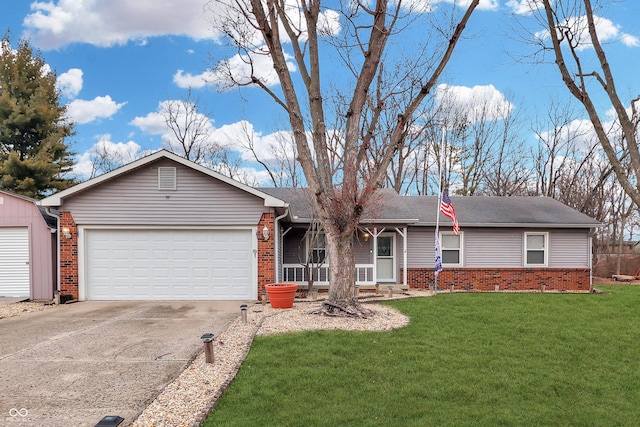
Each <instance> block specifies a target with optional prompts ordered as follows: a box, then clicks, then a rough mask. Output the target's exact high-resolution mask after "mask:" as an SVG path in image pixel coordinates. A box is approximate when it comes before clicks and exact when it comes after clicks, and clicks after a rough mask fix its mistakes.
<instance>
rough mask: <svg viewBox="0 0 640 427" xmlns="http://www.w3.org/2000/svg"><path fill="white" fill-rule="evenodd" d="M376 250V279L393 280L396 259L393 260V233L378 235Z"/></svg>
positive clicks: (379, 280)
mask: <svg viewBox="0 0 640 427" xmlns="http://www.w3.org/2000/svg"><path fill="white" fill-rule="evenodd" d="M377 240H378V242H377V251H376V272H377V277H376V281H378V282H395V280H396V261H395V240H396V239H395V235H394V234H381V235H380V236H378V239H377Z"/></svg>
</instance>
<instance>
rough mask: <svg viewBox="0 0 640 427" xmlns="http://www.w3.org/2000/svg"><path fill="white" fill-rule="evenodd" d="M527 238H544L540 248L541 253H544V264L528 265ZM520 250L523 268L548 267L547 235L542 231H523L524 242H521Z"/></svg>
mask: <svg viewBox="0 0 640 427" xmlns="http://www.w3.org/2000/svg"><path fill="white" fill-rule="evenodd" d="M529 236H542V237H544V245H543V248H542V251H543V253H544V262H543V263H542V264H529V262H528V261H527V260H528V257H527V255H528V253H529V250H530V249H529V248H528V247H527V243H528V237H529ZM522 249H523V253H522V255H523V263H524V266H525V267H547V266H548V265H549V233H548V232H546V231H545V232H542V231H525V233H524V241H523V242H522ZM531 250H532V251H533V250H535V251H538V250H539V249H531Z"/></svg>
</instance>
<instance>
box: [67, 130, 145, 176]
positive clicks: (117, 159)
mask: <svg viewBox="0 0 640 427" xmlns="http://www.w3.org/2000/svg"><path fill="white" fill-rule="evenodd" d="M97 139H98V142H96V143H95V144H94V145H93V146H92V147H91V148H90V149H88V150H87V151H85V152H84V153H82V154H81V155H79V156H78V157H77V159H76V164H75V165H74V166H73V171H72V174H73V175H74V176H76V177H78V178H80V179H83V180H85V179H89V178H91V177H93V176H96V175H97V174H99V173H102V172H104V170H100V165H98V164H97V163H99V160H100V157H101V156H107V157H108V161H109V162H110V163H111V164H112V165H116V166H121V165H124V164H127V163H130V162H132V161H134V160H136V159H138V158H139V157H141V156H142V154H143V153H142V147H140V145H138V144H137V143H135V142H134V141H128V142H113V141H111V135H109V134H104V135H98V136H97Z"/></svg>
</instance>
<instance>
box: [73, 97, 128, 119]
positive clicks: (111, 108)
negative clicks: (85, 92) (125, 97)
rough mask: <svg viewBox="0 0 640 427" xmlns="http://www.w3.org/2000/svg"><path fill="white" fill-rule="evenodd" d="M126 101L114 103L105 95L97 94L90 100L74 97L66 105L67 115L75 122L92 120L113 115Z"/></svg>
mask: <svg viewBox="0 0 640 427" xmlns="http://www.w3.org/2000/svg"><path fill="white" fill-rule="evenodd" d="M125 104H126V102H121V103H119V104H118V103H116V102H115V101H114V100H112V99H111V97H110V96H109V95H107V96H97V97H95V98H94V99H93V100H91V101H86V100H84V99H76V100H74V101H72V102H71V103H69V105H68V106H67V117H68V118H69V119H70V120H71V121H72V122H75V123H77V124H84V123H89V122H92V121H94V120H96V119H100V118H102V119H104V118H109V117H111V116H113V115H114V114H115V113H117V112H118V110H120V108H122V107H123V106H124V105H125Z"/></svg>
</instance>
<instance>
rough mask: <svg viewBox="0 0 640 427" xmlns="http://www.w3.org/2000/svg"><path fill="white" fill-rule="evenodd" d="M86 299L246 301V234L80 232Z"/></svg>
mask: <svg viewBox="0 0 640 427" xmlns="http://www.w3.org/2000/svg"><path fill="white" fill-rule="evenodd" d="M85 245H86V250H85V253H86V258H85V264H86V267H85V270H86V279H85V280H86V296H87V299H103V300H109V299H110V300H127V299H139V300H142V299H149V300H170V299H176V300H177V299H187V300H188V299H198V300H216V299H218V300H223V299H251V298H255V293H256V284H255V283H254V278H253V277H254V276H253V271H254V270H253V269H254V268H255V267H254V265H253V264H254V262H255V259H254V256H253V251H252V232H251V230H249V229H246V230H197V231H194V230H122V229H121V230H103V229H100V230H91V229H89V230H86V231H85Z"/></svg>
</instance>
